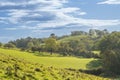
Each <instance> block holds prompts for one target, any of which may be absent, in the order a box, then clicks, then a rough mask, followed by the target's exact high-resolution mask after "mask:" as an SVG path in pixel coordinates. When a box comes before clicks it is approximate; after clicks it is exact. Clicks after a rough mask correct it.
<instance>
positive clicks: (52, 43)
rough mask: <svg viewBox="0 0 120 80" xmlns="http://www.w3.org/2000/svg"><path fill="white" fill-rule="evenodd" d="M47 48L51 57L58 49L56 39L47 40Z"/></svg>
mask: <svg viewBox="0 0 120 80" xmlns="http://www.w3.org/2000/svg"><path fill="white" fill-rule="evenodd" d="M45 47H46V49H47V50H48V51H50V53H51V55H52V53H53V51H55V50H56V48H57V41H56V39H54V38H48V39H46V40H45Z"/></svg>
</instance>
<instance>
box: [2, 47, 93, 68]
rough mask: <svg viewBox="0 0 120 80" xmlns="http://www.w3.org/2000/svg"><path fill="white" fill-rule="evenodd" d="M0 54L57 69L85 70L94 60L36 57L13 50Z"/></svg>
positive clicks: (4, 50)
mask: <svg viewBox="0 0 120 80" xmlns="http://www.w3.org/2000/svg"><path fill="white" fill-rule="evenodd" d="M0 52H2V53H4V54H9V55H12V56H15V57H17V58H22V59H25V60H28V61H30V62H35V63H40V64H44V65H46V66H55V67H58V68H74V69H86V64H88V63H89V62H90V61H92V60H94V59H92V58H91V59H87V58H81V59H80V58H75V57H38V56H34V55H33V54H30V53H27V52H20V51H15V50H6V49H0Z"/></svg>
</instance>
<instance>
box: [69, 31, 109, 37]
mask: <svg viewBox="0 0 120 80" xmlns="http://www.w3.org/2000/svg"><path fill="white" fill-rule="evenodd" d="M106 34H109V32H108V31H107V30H106V29H104V30H96V29H90V30H89V32H85V31H72V32H71V36H75V35H90V36H92V37H102V36H104V35H106Z"/></svg>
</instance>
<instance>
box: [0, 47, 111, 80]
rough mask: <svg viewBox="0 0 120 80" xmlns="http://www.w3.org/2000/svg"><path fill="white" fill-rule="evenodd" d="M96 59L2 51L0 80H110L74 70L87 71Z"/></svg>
mask: <svg viewBox="0 0 120 80" xmlns="http://www.w3.org/2000/svg"><path fill="white" fill-rule="evenodd" d="M92 60H94V59H86V58H75V57H42V56H40V57H39V56H35V55H34V54H32V53H28V52H21V51H18V50H7V49H0V80H93V79H94V80H109V79H107V78H102V77H97V76H93V75H88V74H84V73H81V72H79V71H78V70H75V71H71V70H68V69H66V68H72V69H86V65H87V64H88V63H89V62H90V61H92Z"/></svg>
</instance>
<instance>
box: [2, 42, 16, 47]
mask: <svg viewBox="0 0 120 80" xmlns="http://www.w3.org/2000/svg"><path fill="white" fill-rule="evenodd" d="M4 47H5V48H15V47H16V46H15V45H14V44H12V43H7V44H5V45H4Z"/></svg>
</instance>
